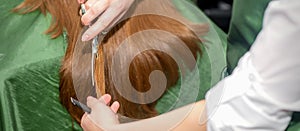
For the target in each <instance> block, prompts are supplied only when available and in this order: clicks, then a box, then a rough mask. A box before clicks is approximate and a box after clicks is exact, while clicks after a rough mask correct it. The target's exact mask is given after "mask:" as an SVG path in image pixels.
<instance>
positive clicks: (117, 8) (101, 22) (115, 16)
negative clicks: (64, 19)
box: [78, 0, 135, 41]
mask: <svg viewBox="0 0 300 131" xmlns="http://www.w3.org/2000/svg"><path fill="white" fill-rule="evenodd" d="M134 1H135V0H88V1H87V2H85V3H84V5H85V7H86V9H87V12H86V13H85V14H84V15H83V16H82V18H81V21H82V23H83V24H84V25H90V24H91V22H92V21H93V20H94V19H95V18H96V17H98V20H97V21H96V22H95V23H93V25H91V27H90V28H89V29H88V30H87V31H86V32H85V33H84V34H83V36H82V41H89V40H91V39H92V38H94V37H95V36H96V35H97V34H99V33H101V32H103V31H106V30H109V29H110V28H111V27H113V26H114V25H115V24H116V23H117V22H118V21H119V20H120V19H121V18H122V17H123V16H124V15H125V14H126V12H127V10H128V9H129V8H130V6H131V5H132V4H133V2H134ZM78 2H79V3H83V2H84V0H78Z"/></svg>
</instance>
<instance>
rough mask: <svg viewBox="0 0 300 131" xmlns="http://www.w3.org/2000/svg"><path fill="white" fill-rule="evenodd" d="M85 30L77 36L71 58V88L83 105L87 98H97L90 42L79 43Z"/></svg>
mask: <svg viewBox="0 0 300 131" xmlns="http://www.w3.org/2000/svg"><path fill="white" fill-rule="evenodd" d="M86 29H87V27H85V28H84V29H83V31H82V33H81V34H80V35H79V38H78V41H77V42H76V44H75V46H74V51H73V56H72V79H73V86H74V90H75V92H76V96H77V98H78V100H79V102H81V103H83V104H86V98H87V97H88V96H93V97H97V94H96V88H95V84H94V81H93V74H92V72H93V71H94V69H93V67H94V65H93V63H94V62H93V61H94V60H93V55H94V54H93V52H92V41H87V42H83V41H81V36H82V34H83V33H84V32H85V31H86Z"/></svg>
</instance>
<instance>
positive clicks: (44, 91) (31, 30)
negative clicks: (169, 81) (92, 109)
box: [0, 0, 226, 131]
mask: <svg viewBox="0 0 300 131" xmlns="http://www.w3.org/2000/svg"><path fill="white" fill-rule="evenodd" d="M21 2H22V1H21V0H2V5H1V6H0V11H1V12H0V13H1V14H3V15H1V16H0V20H1V24H0V27H1V28H0V29H1V31H2V33H1V35H0V40H1V45H0V62H1V64H0V130H3V131H10V130H43V131H46V130H51V131H52V130H72V129H73V128H72V120H71V117H70V116H69V114H68V113H67V111H66V110H65V109H64V108H63V107H62V105H61V104H60V103H59V99H58V94H59V90H58V83H59V76H58V72H59V67H60V63H61V58H62V56H63V55H64V52H65V48H66V44H65V41H64V38H63V37H62V36H61V37H59V38H57V39H51V38H50V36H47V35H45V34H44V33H43V32H44V31H45V30H46V29H47V28H48V27H49V24H50V21H51V18H50V15H47V16H46V17H45V16H44V15H42V14H41V13H40V12H38V11H36V12H33V13H30V14H26V15H18V14H15V13H11V12H10V10H11V9H12V8H13V7H15V6H16V5H18V4H19V3H21ZM176 2H177V6H178V7H179V8H181V11H183V13H184V14H185V15H186V14H188V15H187V16H188V17H189V18H191V19H193V21H195V22H198V23H199V22H207V21H208V19H207V17H206V16H204V15H203V13H201V12H200V11H199V10H198V9H196V7H195V6H191V7H192V8H193V11H185V10H186V8H184V7H183V6H182V7H181V6H180V5H181V1H180V0H175V3H176ZM189 5H191V4H189ZM194 11H196V12H198V13H199V12H200V14H201V17H200V18H196V17H194V16H197V14H195V12H194ZM193 12H194V13H193ZM198 16H199V15H198ZM195 18H196V19H195ZM203 18H204V21H201V20H202V19H203ZM212 27H213V26H212ZM211 30H212V29H211ZM216 30H218V31H215V30H213V32H211V33H213V35H217V36H219V35H218V34H217V33H220V34H221V35H220V36H219V37H221V39H222V42H220V40H219V41H217V43H216V42H215V41H208V42H206V44H207V47H211V48H212V49H214V48H213V47H212V46H214V44H213V43H216V44H218V46H220V47H219V49H220V50H221V51H215V53H217V52H220V54H219V58H220V60H215V61H216V62H218V63H221V64H220V66H219V67H216V66H215V65H216V64H215V65H213V66H212V63H211V62H210V61H209V60H210V58H209V57H214V56H210V55H211V54H214V53H213V52H212V51H214V50H212V49H209V48H203V50H205V52H204V55H203V57H202V58H201V60H200V61H199V67H200V68H201V69H200V70H201V71H202V72H201V76H203V77H201V81H203V82H201V84H200V86H202V87H203V88H200V89H201V90H200V93H201V95H199V96H197V97H198V99H200V98H201V99H203V98H204V94H205V92H206V91H207V90H208V89H209V88H210V87H211V86H212V84H215V83H216V82H217V81H219V80H220V79H221V73H222V70H223V68H224V67H225V64H226V61H225V56H224V55H225V50H224V47H225V40H226V35H225V34H224V33H223V32H222V31H221V30H219V29H216ZM207 39H208V38H207ZM209 52H210V53H209ZM200 65H201V66H200ZM212 70H213V71H212ZM212 72H214V73H212ZM195 83H197V82H195ZM198 86H199V84H198V85H195V86H191V87H198ZM174 89H176V88H174ZM195 89H196V90H198V88H195ZM191 90H192V89H191ZM170 92H171V91H170ZM186 92H188V91H186ZM197 92H198V91H197ZM171 95H172V93H171ZM196 95H198V94H196ZM167 96H168V95H166V97H165V98H162V99H161V100H162V101H163V102H165V103H167V104H166V105H162V104H158V106H157V107H158V108H164V109H167V108H168V107H169V106H170V105H171V104H172V102H173V101H172V100H176V99H177V98H176V97H172V98H171V99H172V100H171V99H169V97H167ZM193 101H195V100H193ZM187 103H190V102H189V101H187V100H182V101H181V102H179V104H178V106H181V105H184V104H187ZM160 105H162V106H160ZM73 123H74V130H81V128H80V127H79V125H78V124H76V123H75V122H73Z"/></svg>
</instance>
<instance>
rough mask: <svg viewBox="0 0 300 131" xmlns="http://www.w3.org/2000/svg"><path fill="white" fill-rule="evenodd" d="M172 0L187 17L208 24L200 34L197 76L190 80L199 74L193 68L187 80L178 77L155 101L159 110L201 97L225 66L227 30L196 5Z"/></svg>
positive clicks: (203, 96) (179, 105)
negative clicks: (200, 45) (200, 53)
mask: <svg viewBox="0 0 300 131" xmlns="http://www.w3.org/2000/svg"><path fill="white" fill-rule="evenodd" d="M173 3H174V5H175V6H176V7H177V9H179V11H180V12H181V13H182V15H183V16H185V17H186V18H187V19H189V20H190V21H192V22H194V23H200V24H203V23H205V24H209V27H210V29H209V32H208V33H207V34H206V35H205V36H203V38H204V42H203V45H204V46H203V48H202V50H203V54H202V56H201V57H198V60H197V66H198V71H199V78H200V80H193V79H195V77H197V75H198V74H196V72H193V73H191V74H189V75H188V76H187V78H186V79H184V80H183V81H184V82H186V83H182V82H181V81H179V83H178V84H177V85H176V86H174V87H172V88H170V89H169V90H168V91H167V92H166V94H164V95H163V97H162V98H161V99H160V100H159V101H158V103H157V106H156V109H157V110H158V112H160V113H165V112H167V111H170V110H172V109H176V108H178V107H181V106H183V105H187V104H190V103H192V102H195V101H198V100H200V99H204V98H205V93H206V92H207V91H208V90H209V89H210V88H211V87H212V86H213V85H214V84H216V83H217V82H218V81H220V80H221V79H222V78H223V76H224V74H223V72H224V68H225V67H226V56H225V54H226V34H225V33H224V32H223V31H221V30H220V29H219V28H218V27H216V26H215V25H214V24H213V23H212V22H211V21H210V20H209V19H208V18H207V17H206V16H205V15H204V13H203V12H201V11H200V10H199V9H198V8H197V7H196V6H194V5H192V4H188V2H186V1H182V0H173ZM180 95H181V97H180ZM195 96H196V97H195Z"/></svg>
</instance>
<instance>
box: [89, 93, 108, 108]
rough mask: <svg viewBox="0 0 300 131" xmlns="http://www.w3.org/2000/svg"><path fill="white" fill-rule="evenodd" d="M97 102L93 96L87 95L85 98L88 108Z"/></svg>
mask: <svg viewBox="0 0 300 131" xmlns="http://www.w3.org/2000/svg"><path fill="white" fill-rule="evenodd" d="M98 102H99V101H98V100H97V99H96V98H94V97H91V96H89V97H88V98H87V106H88V107H90V108H93V107H94V106H95V105H96V104H97V103H98ZM103 103H104V101H103Z"/></svg>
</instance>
